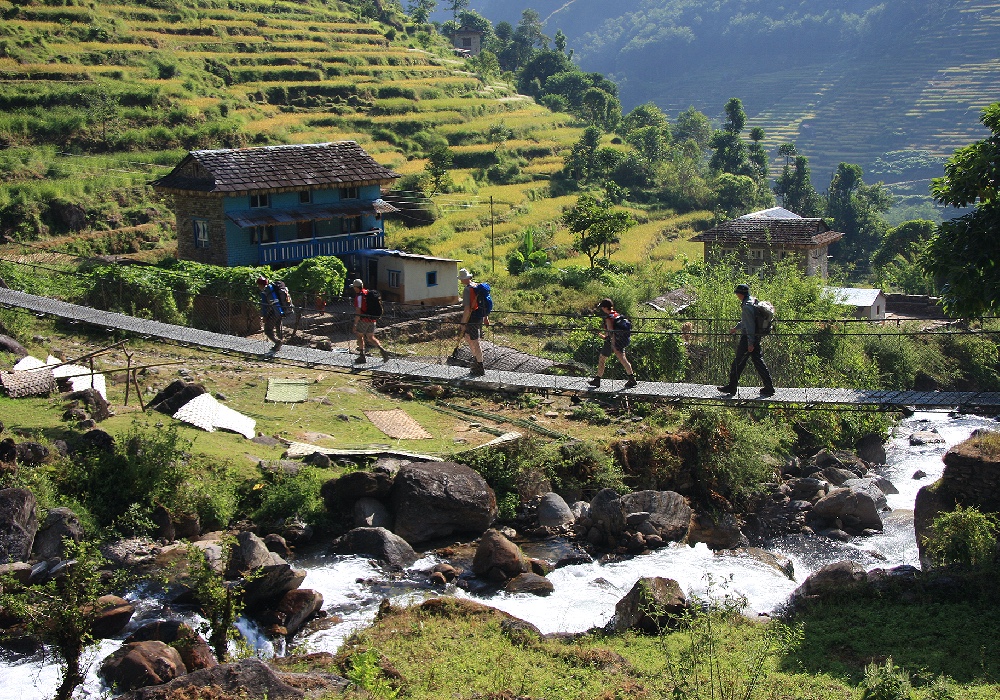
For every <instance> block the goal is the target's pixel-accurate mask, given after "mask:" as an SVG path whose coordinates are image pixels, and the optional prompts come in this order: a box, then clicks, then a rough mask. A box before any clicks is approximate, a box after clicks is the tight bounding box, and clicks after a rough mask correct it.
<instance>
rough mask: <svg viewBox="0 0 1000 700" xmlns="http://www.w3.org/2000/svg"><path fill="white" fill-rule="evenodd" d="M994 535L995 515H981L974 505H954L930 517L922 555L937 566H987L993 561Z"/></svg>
mask: <svg viewBox="0 0 1000 700" xmlns="http://www.w3.org/2000/svg"><path fill="white" fill-rule="evenodd" d="M998 532H1000V517H998V516H997V514H995V513H982V512H980V511H979V510H978V509H977V508H975V507H974V506H973V507H969V508H962V506H956V507H955V510H954V511H951V512H946V513H941V514H939V515H938V516H937V517H936V518H934V522H933V523H932V524H931V532H930V535H928V537H927V539H926V541H925V545H926V546H925V552H926V553H927V556H928V557H929V558H930V560H931V561H932V562H933V563H934V564H936V565H938V566H948V565H958V566H964V567H969V568H976V567H982V566H987V565H989V564H992V563H993V562H994V561H995V559H996V551H997V533H998Z"/></svg>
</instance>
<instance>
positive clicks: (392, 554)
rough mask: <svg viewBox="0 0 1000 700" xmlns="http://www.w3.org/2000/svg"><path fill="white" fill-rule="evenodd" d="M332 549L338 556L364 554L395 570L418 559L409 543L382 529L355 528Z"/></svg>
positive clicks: (405, 566) (403, 567)
mask: <svg viewBox="0 0 1000 700" xmlns="http://www.w3.org/2000/svg"><path fill="white" fill-rule="evenodd" d="M334 549H335V551H337V552H338V553H340V554H364V555H366V556H369V557H372V558H373V559H378V560H379V561H382V562H385V563H386V564H388V565H389V566H390V567H393V568H396V569H405V568H407V567H408V566H411V565H412V564H413V562H415V561H416V560H417V559H418V558H419V557H418V556H417V553H416V552H414V551H413V547H411V546H410V543H409V542H407V541H406V540H404V539H403V538H402V537H400V536H399V535H397V534H395V533H393V532H390V531H389V530H387V529H385V528H384V527H356V528H354V529H353V530H351V531H349V532H347V533H346V534H345V535H344V536H343V537H341V538H340V539H339V540H337V543H336V545H335V547H334Z"/></svg>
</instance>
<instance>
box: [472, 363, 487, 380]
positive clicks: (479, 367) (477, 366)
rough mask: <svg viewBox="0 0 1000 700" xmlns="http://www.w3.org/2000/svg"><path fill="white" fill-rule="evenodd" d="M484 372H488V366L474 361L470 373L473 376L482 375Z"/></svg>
mask: <svg viewBox="0 0 1000 700" xmlns="http://www.w3.org/2000/svg"><path fill="white" fill-rule="evenodd" d="M484 374H486V367H484V366H483V363H482V362H473V363H472V371H471V372H469V375H470V376H473V377H482V376H483V375H484Z"/></svg>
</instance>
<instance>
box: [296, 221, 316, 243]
mask: <svg viewBox="0 0 1000 700" xmlns="http://www.w3.org/2000/svg"><path fill="white" fill-rule="evenodd" d="M312 237H313V222H312V221H300V222H298V223H297V224H295V238H296V239H297V240H302V239H303V238H312Z"/></svg>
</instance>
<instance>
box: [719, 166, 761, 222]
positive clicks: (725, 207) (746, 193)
mask: <svg viewBox="0 0 1000 700" xmlns="http://www.w3.org/2000/svg"><path fill="white" fill-rule="evenodd" d="M717 184H718V191H717V206H718V209H719V211H720V212H721V213H723V214H724V215H725V216H726V217H727V218H733V217H736V216H740V215H742V214H746V213H748V212H749V211H751V210H752V209H753V208H754V205H753V203H754V201H755V199H756V193H757V185H756V183H755V182H754V181H753V178H751V177H748V176H746V175H733V174H731V173H722V174H721V175H719V177H718V180H717Z"/></svg>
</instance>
